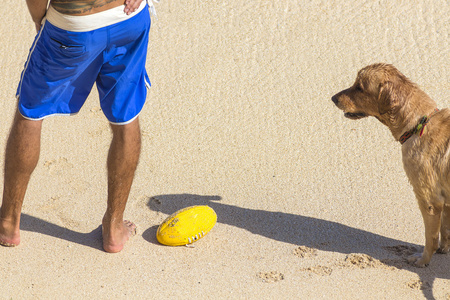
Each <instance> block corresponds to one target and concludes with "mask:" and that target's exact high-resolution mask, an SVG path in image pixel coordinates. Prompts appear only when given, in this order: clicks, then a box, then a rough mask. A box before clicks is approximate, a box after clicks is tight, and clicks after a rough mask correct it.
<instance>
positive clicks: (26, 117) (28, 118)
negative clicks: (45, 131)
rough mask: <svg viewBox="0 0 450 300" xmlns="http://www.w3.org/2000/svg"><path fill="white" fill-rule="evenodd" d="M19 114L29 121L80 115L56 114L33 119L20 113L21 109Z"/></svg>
mask: <svg viewBox="0 0 450 300" xmlns="http://www.w3.org/2000/svg"><path fill="white" fill-rule="evenodd" d="M19 113H20V115H21V116H22V117H23V118H25V119H27V120H30V121H41V120H44V119H46V118H49V117H53V116H67V117H70V116H75V115H76V114H78V112H75V113H54V114H49V115H45V116H42V117H38V118H33V117H28V116H25V115H24V114H23V113H22V112H21V111H20V109H19Z"/></svg>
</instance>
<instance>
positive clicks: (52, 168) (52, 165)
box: [44, 157, 73, 175]
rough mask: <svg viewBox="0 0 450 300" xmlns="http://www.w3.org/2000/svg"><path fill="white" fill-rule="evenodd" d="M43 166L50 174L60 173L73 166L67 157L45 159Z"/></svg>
mask: <svg viewBox="0 0 450 300" xmlns="http://www.w3.org/2000/svg"><path fill="white" fill-rule="evenodd" d="M44 168H46V169H47V170H48V173H49V174H50V175H60V174H62V173H63V172H64V170H67V169H71V168H73V165H72V164H71V163H69V161H68V159H67V158H65V157H61V158H59V159H57V160H56V159H53V160H47V161H46V162H44Z"/></svg>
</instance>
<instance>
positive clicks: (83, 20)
mask: <svg viewBox="0 0 450 300" xmlns="http://www.w3.org/2000/svg"><path fill="white" fill-rule="evenodd" d="M146 5H147V2H146V1H142V2H141V5H140V6H139V7H138V9H137V10H136V11H135V12H133V13H131V14H129V15H127V14H126V13H125V12H124V11H123V10H124V8H125V5H121V6H117V7H114V8H111V9H108V10H105V11H101V12H98V13H95V14H91V15H85V16H72V15H65V14H62V13H60V12H58V11H57V10H56V9H54V8H53V7H52V6H51V5H50V7H49V8H48V10H47V14H46V16H45V17H46V19H47V21H49V22H50V23H51V24H52V25H54V26H56V27H58V28H61V29H63V30H67V31H75V32H83V31H91V30H95V29H98V28H102V27H106V26H109V25H113V24H116V23H119V22H122V21H125V20H128V19H129V18H132V17H134V16H135V15H136V14H138V13H139V12H140V11H141V10H143V9H144V7H145V6H146Z"/></svg>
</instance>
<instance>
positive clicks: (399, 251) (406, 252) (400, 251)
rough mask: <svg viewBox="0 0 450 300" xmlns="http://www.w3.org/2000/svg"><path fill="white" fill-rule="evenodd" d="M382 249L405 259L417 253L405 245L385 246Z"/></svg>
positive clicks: (413, 248)
mask: <svg viewBox="0 0 450 300" xmlns="http://www.w3.org/2000/svg"><path fill="white" fill-rule="evenodd" d="M383 249H385V250H387V251H389V252H392V253H394V254H395V255H397V256H400V257H405V258H406V257H408V256H411V255H413V254H415V253H417V252H418V250H417V249H416V248H415V247H412V246H407V245H396V246H386V247H383Z"/></svg>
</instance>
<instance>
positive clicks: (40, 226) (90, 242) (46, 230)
mask: <svg viewBox="0 0 450 300" xmlns="http://www.w3.org/2000/svg"><path fill="white" fill-rule="evenodd" d="M20 229H21V230H25V231H31V232H37V233H40V234H45V235H49V236H52V237H55V238H59V239H63V240H66V241H69V242H72V243H76V244H80V245H83V246H87V247H90V248H94V249H97V250H102V251H103V244H102V227H101V226H99V227H97V228H96V229H94V230H92V231H91V232H88V233H82V232H77V231H74V230H71V229H68V228H64V227H62V226H59V225H56V224H53V223H50V222H47V221H45V220H42V219H39V218H36V217H33V216H30V215H28V214H24V213H22V215H21V217H20Z"/></svg>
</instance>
